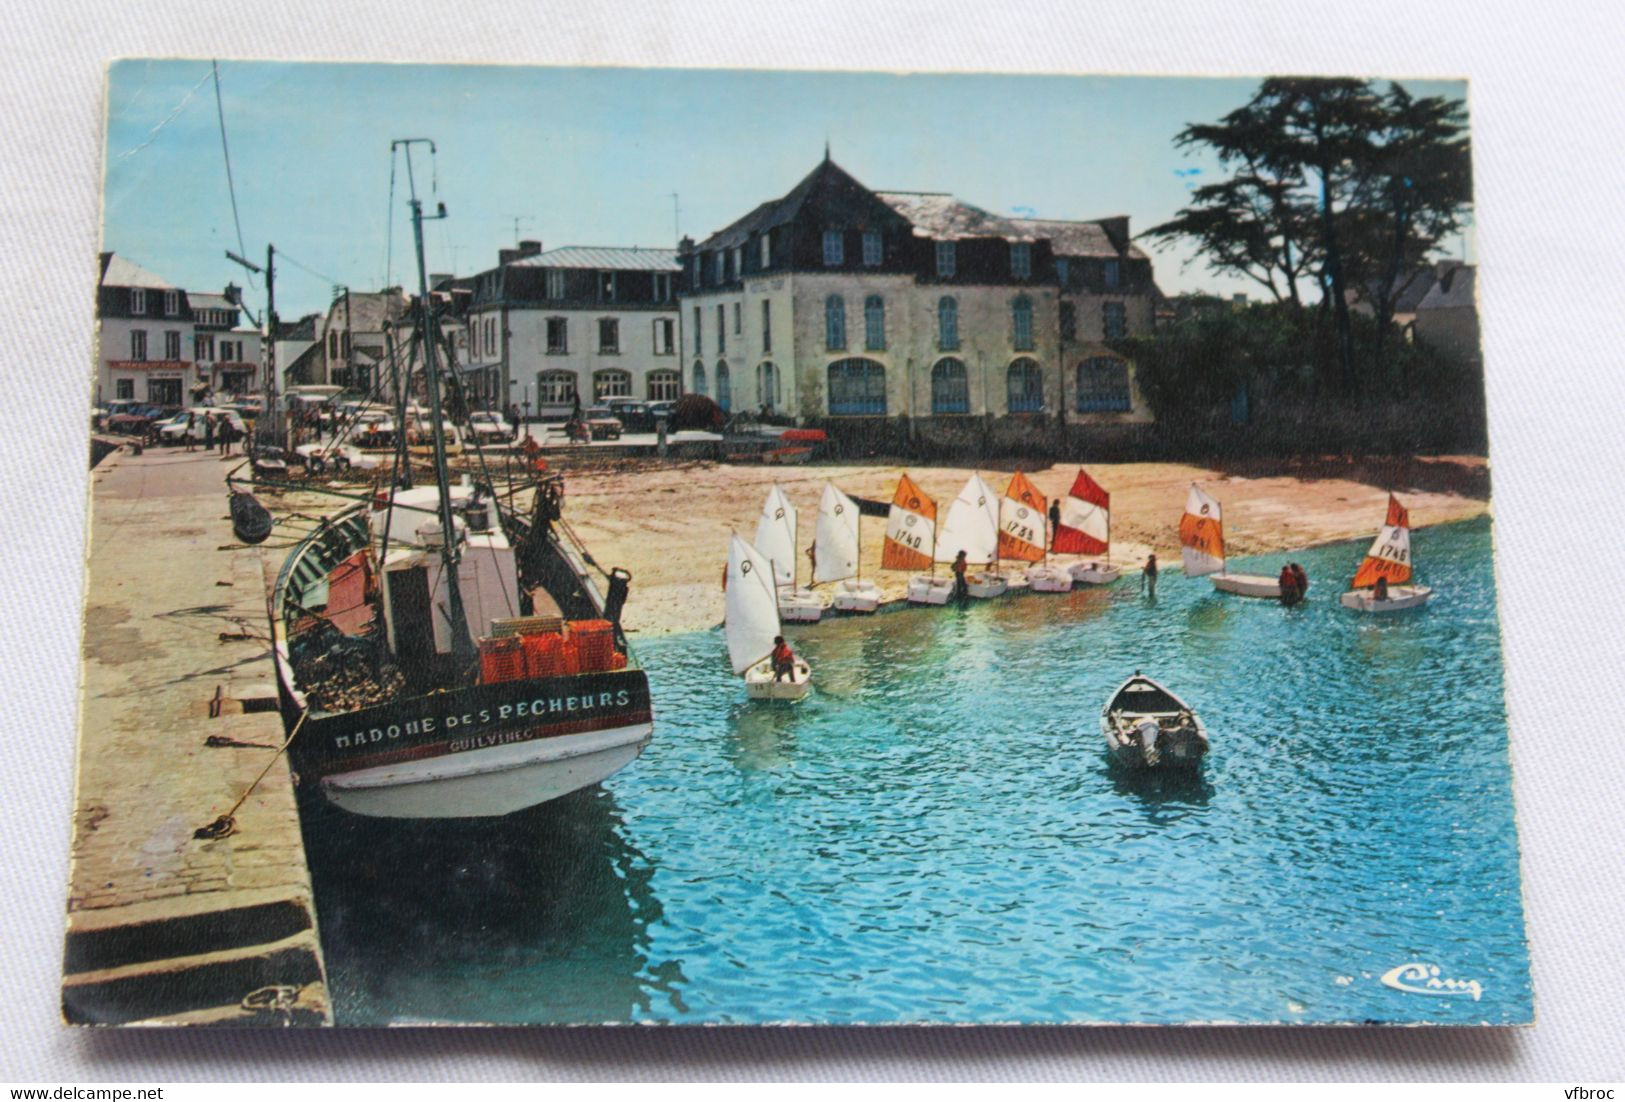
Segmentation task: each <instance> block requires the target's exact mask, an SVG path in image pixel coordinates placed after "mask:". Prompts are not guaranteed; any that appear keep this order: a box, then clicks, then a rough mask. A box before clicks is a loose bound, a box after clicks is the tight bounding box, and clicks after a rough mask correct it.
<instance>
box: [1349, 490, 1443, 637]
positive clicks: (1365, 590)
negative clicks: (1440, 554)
mask: <svg viewBox="0 0 1625 1102" xmlns="http://www.w3.org/2000/svg"><path fill="white" fill-rule="evenodd" d="M1410 580H1411V515H1410V512H1409V511H1408V510H1407V509H1406V508H1405V507H1404V506H1403V505H1401V504H1400V503H1399V499H1398V498H1396V497H1395V496H1394V495H1393V494H1389V495H1388V517H1387V519H1386V520H1385V521H1384V522H1383V526H1382V531H1380V532H1378V533H1377V538H1376V539H1375V540H1374V541H1372V544H1371V549H1370V550H1369V551H1367V552H1366V553H1365V561H1363V562H1362V563H1360V569H1359V570H1357V571H1356V572H1355V574H1354V581H1353V582H1352V583H1351V586H1352V588H1350V590H1349V591H1348V592H1347V593H1345V594H1343V596H1342V597H1340V598H1338V600H1339V602H1340V603H1341V604H1342V605H1343V607H1344V608H1352V609H1354V610H1355V611H1356V612H1400V611H1403V610H1404V609H1407V608H1418V607H1420V606H1422V605H1425V604H1427V602H1428V598H1429V597H1431V596H1433V590H1432V589H1430V588H1428V587H1427V586H1425V585H1410V584H1408V583H1409V582H1410ZM1379 581H1381V582H1382V583H1383V585H1382V586H1380V587H1379V586H1378V584H1377V583H1378V582H1379ZM1379 592H1382V593H1383V596H1382V597H1381V598H1379V597H1378V595H1377V594H1378V593H1379Z"/></svg>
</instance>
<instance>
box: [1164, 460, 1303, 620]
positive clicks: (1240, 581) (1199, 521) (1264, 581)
mask: <svg viewBox="0 0 1625 1102" xmlns="http://www.w3.org/2000/svg"><path fill="white" fill-rule="evenodd" d="M1179 551H1180V556H1181V557H1182V558H1183V559H1184V561H1185V576H1186V577H1187V578H1200V577H1201V576H1202V575H1204V574H1211V575H1212V576H1213V588H1214V589H1217V590H1219V591H1220V592H1221V593H1234V594H1235V595H1236V596H1238V597H1272V598H1274V599H1276V600H1280V597H1281V582H1280V579H1279V578H1272V577H1268V576H1266V575H1263V574H1232V573H1230V572H1229V571H1228V570H1226V569H1225V561H1224V518H1223V515H1222V514H1221V512H1220V509H1219V503H1218V501H1217V500H1215V499H1214V498H1213V497H1212V496H1211V495H1209V494H1207V493H1205V492H1204V491H1203V490H1202V489H1201V487H1199V486H1197V485H1196V483H1194V482H1193V483H1191V492H1190V495H1189V496H1188V497H1187V498H1186V499H1185V515H1184V516H1182V517H1180V518H1179Z"/></svg>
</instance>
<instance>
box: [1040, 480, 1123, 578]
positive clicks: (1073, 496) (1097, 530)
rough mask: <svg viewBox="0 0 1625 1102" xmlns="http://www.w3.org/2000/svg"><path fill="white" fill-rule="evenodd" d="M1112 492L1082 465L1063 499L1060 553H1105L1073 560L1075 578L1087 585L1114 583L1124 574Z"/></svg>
mask: <svg viewBox="0 0 1625 1102" xmlns="http://www.w3.org/2000/svg"><path fill="white" fill-rule="evenodd" d="M1111 510H1112V495H1111V494H1108V493H1107V492H1106V491H1105V489H1103V488H1102V487H1101V485H1100V483H1098V482H1096V481H1095V480H1094V479H1092V478H1090V477H1089V472H1088V471H1086V470H1084V469H1083V468H1082V467H1079V468H1078V477H1077V478H1075V479H1073V480H1072V488H1071V489H1070V490H1068V491H1067V492H1066V497H1064V498H1062V499H1061V523H1060V525H1059V527H1058V528H1057V529H1056V531H1055V547H1054V551H1055V553H1056V554H1057V555H1103V556H1105V559H1104V561H1101V560H1099V559H1096V560H1094V561H1092V562H1080V563H1073V564H1072V567H1071V570H1070V573H1071V575H1072V580H1073V581H1075V582H1082V583H1083V584H1084V585H1110V584H1111V583H1112V582H1115V581H1116V580H1117V579H1118V578H1121V577H1122V576H1123V568H1122V567H1120V566H1114V565H1113V564H1112V560H1111V552H1112V512H1111Z"/></svg>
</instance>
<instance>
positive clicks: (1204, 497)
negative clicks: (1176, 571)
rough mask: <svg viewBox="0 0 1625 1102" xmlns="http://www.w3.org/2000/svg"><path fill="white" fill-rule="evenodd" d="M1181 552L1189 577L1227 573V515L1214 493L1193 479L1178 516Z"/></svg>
mask: <svg viewBox="0 0 1625 1102" xmlns="http://www.w3.org/2000/svg"><path fill="white" fill-rule="evenodd" d="M1179 551H1180V556H1181V557H1182V558H1183V559H1184V561H1185V576H1186V577H1187V578H1199V577H1201V576H1202V575H1203V574H1222V573H1223V572H1224V516H1223V513H1222V512H1221V511H1220V509H1219V503H1218V502H1217V501H1215V500H1214V499H1213V496H1212V495H1211V494H1207V493H1204V492H1203V491H1202V490H1201V489H1200V488H1199V487H1198V486H1197V485H1196V484H1195V483H1194V482H1193V483H1191V492H1190V493H1189V494H1188V495H1187V496H1186V498H1185V515H1184V516H1182V517H1180V518H1179Z"/></svg>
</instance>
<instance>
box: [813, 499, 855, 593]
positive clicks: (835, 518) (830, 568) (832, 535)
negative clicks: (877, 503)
mask: <svg viewBox="0 0 1625 1102" xmlns="http://www.w3.org/2000/svg"><path fill="white" fill-rule="evenodd" d="M857 573H858V506H857V503H856V502H855V501H853V500H852V499H851V498H849V497H847V496H846V495H845V494H843V493H842V492H841V491H840V490H837V489H836V488H835V484H834V483H833V482H826V483H824V496H823V498H822V499H821V500H820V501H819V502H818V526H817V527H816V528H815V529H814V530H813V572H812V580H813V581H814V582H838V581H841V580H842V579H844V578H854V577H856V576H857Z"/></svg>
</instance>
